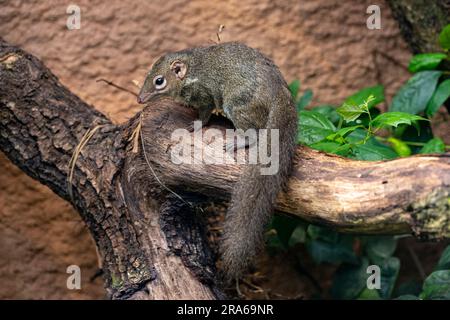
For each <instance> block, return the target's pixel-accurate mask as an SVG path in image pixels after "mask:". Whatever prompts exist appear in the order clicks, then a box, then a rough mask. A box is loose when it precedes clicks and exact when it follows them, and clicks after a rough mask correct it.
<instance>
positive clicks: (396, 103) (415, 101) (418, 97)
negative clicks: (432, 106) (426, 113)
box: [389, 71, 442, 114]
mask: <svg viewBox="0 0 450 320" xmlns="http://www.w3.org/2000/svg"><path fill="white" fill-rule="evenodd" d="M441 74H442V72H441V71H420V72H418V73H416V74H415V75H414V76H413V77H412V78H410V79H409V80H408V82H406V84H405V85H403V86H402V87H401V88H400V90H399V91H398V92H397V94H396V95H395V97H394V98H393V99H392V103H391V106H390V108H389V111H399V112H406V113H411V114H418V113H420V112H422V111H423V110H425V108H426V106H427V104H428V101H430V98H431V96H432V95H433V92H434V89H435V88H436V84H437V82H438V79H439V77H440V76H441Z"/></svg>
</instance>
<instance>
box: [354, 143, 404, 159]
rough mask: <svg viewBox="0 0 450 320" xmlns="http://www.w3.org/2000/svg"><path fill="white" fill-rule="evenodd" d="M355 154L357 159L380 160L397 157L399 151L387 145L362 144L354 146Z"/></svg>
mask: <svg viewBox="0 0 450 320" xmlns="http://www.w3.org/2000/svg"><path fill="white" fill-rule="evenodd" d="M353 154H354V157H355V159H357V160H365V161H378V160H389V159H395V158H397V153H396V152H395V151H394V150H392V149H390V148H389V147H387V146H383V145H373V144H367V143H366V144H362V145H355V146H354V147H353Z"/></svg>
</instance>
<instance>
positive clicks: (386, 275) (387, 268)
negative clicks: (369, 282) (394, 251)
mask: <svg viewBox="0 0 450 320" xmlns="http://www.w3.org/2000/svg"><path fill="white" fill-rule="evenodd" d="M380 269H381V286H380V290H379V293H380V296H381V297H382V298H383V299H389V298H390V297H391V295H392V291H393V289H394V286H395V282H396V281H397V277H398V272H399V270H400V260H399V259H398V258H397V257H390V258H387V259H386V260H384V261H383V262H382V263H381V264H380Z"/></svg>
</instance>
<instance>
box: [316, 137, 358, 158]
mask: <svg viewBox="0 0 450 320" xmlns="http://www.w3.org/2000/svg"><path fill="white" fill-rule="evenodd" d="M310 147H311V148H313V149H316V150H319V151H323V152H328V153H334V154H337V155H340V156H346V155H347V154H348V152H349V151H350V148H351V147H352V146H351V145H350V144H343V145H341V144H339V143H337V142H334V141H321V142H317V143H313V144H311V145H310Z"/></svg>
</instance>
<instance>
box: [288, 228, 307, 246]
mask: <svg viewBox="0 0 450 320" xmlns="http://www.w3.org/2000/svg"><path fill="white" fill-rule="evenodd" d="M305 241H306V228H305V226H304V225H303V224H299V225H298V226H297V227H296V228H295V230H294V232H292V234H291V237H290V239H289V246H290V247H293V246H295V245H297V244H298V243H305Z"/></svg>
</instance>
